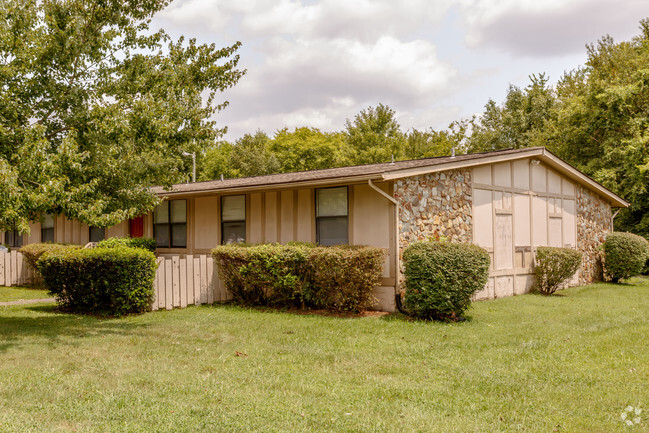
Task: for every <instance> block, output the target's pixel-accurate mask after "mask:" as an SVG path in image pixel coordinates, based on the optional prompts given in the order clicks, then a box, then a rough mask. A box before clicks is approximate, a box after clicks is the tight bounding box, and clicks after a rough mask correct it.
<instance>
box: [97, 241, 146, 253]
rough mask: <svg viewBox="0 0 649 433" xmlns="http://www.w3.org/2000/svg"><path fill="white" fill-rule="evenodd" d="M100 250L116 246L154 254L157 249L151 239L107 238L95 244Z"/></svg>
mask: <svg viewBox="0 0 649 433" xmlns="http://www.w3.org/2000/svg"><path fill="white" fill-rule="evenodd" d="M97 246H98V247H100V248H114V247H118V246H123V247H131V248H144V249H145V250H149V251H151V252H152V253H155V250H156V248H157V245H156V242H155V239H151V238H108V239H104V240H102V241H99V242H98V243H97Z"/></svg>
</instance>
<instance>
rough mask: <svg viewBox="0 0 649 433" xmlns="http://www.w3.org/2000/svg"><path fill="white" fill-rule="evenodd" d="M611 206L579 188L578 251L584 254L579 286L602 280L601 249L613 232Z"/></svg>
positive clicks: (593, 194) (595, 195)
mask: <svg viewBox="0 0 649 433" xmlns="http://www.w3.org/2000/svg"><path fill="white" fill-rule="evenodd" d="M611 223H612V220H611V205H610V203H608V202H607V201H605V200H604V199H602V198H601V197H600V196H598V195H597V194H595V193H593V192H591V191H589V190H587V189H585V188H583V187H582V186H577V249H578V250H579V251H581V252H583V254H584V256H583V258H582V260H581V268H580V270H579V284H580V285H581V284H590V283H593V282H595V281H600V280H601V279H602V260H601V255H600V247H601V245H602V243H603V242H604V240H605V239H606V234H607V233H608V232H610V231H611Z"/></svg>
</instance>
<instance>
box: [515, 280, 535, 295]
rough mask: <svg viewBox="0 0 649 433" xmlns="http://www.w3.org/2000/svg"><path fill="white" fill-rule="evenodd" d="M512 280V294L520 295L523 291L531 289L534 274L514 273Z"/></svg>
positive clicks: (526, 291)
mask: <svg viewBox="0 0 649 433" xmlns="http://www.w3.org/2000/svg"><path fill="white" fill-rule="evenodd" d="M514 282H515V284H514V294H515V295H522V294H524V293H528V292H529V291H530V290H531V289H532V285H533V284H534V276H533V275H516V277H515V280H514Z"/></svg>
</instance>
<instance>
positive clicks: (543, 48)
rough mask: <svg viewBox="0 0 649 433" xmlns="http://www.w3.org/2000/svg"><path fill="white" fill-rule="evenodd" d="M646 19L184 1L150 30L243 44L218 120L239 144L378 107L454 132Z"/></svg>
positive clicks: (514, 10)
mask: <svg viewBox="0 0 649 433" xmlns="http://www.w3.org/2000/svg"><path fill="white" fill-rule="evenodd" d="M646 17H649V1H647V0H615V1H613V0H398V1H395V0H235V1H222V0H175V1H174V2H173V3H172V4H171V5H170V6H168V7H167V8H166V9H165V10H163V11H162V12H160V13H159V14H158V15H156V17H155V18H154V22H153V25H152V27H154V28H155V27H162V28H164V29H165V30H166V31H167V32H168V33H170V34H171V35H172V36H173V37H176V38H177V37H179V36H180V35H185V36H186V37H195V38H196V39H197V41H198V42H201V43H215V44H217V46H229V45H232V44H233V43H235V42H236V41H240V42H241V43H242V47H241V48H240V50H239V51H238V53H239V55H240V62H239V67H240V68H241V69H246V70H247V73H246V75H244V76H243V77H242V78H241V80H240V81H239V83H238V84H237V85H235V86H234V87H233V88H231V89H228V90H226V91H225V92H224V93H223V94H222V95H220V96H221V100H227V101H229V106H228V107H227V108H225V109H224V110H223V111H221V112H220V113H219V114H218V115H217V116H216V121H217V124H218V126H219V127H222V126H227V127H228V133H227V134H226V136H225V137H224V138H225V139H226V140H229V141H234V140H236V139H237V138H240V137H241V136H242V135H243V134H245V133H254V132H255V131H257V130H262V131H265V132H266V133H268V134H270V135H273V134H274V133H275V132H276V131H277V130H279V129H282V128H285V127H286V128H289V130H293V129H294V128H296V127H302V126H308V127H315V128H319V129H320V130H322V131H341V130H343V129H344V128H345V121H346V120H347V119H349V120H353V119H354V116H355V115H356V114H358V113H359V112H360V111H361V110H363V109H366V108H368V107H369V106H376V105H377V104H379V103H382V104H385V105H388V106H389V107H390V108H392V109H393V110H394V111H395V113H396V117H397V120H398V122H399V124H400V125H401V129H402V130H403V131H408V130H410V129H412V128H415V129H428V128H433V129H435V130H441V129H445V128H446V127H448V125H449V124H450V123H451V122H452V121H454V120H460V119H463V118H467V117H471V116H472V115H476V114H479V113H481V112H482V110H483V108H484V105H485V104H486V103H487V101H488V100H489V99H490V98H491V99H493V100H495V101H496V102H501V101H503V99H504V98H505V95H506V93H507V89H508V86H509V85H515V86H519V87H525V86H526V85H527V84H528V83H529V76H530V75H531V74H539V73H545V74H546V75H547V76H549V78H550V82H551V83H554V82H556V81H557V80H558V79H559V78H560V77H561V76H562V75H563V73H564V72H566V71H570V70H573V69H575V68H577V67H579V66H580V65H583V64H584V63H585V61H586V55H587V51H586V44H590V43H596V42H597V40H598V39H600V38H601V37H602V36H604V35H606V34H609V35H611V36H612V37H613V38H614V39H615V40H616V41H623V40H629V39H631V38H632V37H633V36H634V35H637V34H638V33H639V29H638V26H639V21H640V20H641V19H643V18H646Z"/></svg>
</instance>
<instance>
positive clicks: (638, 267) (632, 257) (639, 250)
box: [603, 232, 649, 283]
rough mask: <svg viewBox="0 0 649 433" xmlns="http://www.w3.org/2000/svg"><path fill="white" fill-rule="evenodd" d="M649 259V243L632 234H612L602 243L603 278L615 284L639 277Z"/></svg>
mask: <svg viewBox="0 0 649 433" xmlns="http://www.w3.org/2000/svg"><path fill="white" fill-rule="evenodd" d="M648 258H649V242H647V240H646V239H645V238H643V237H642V236H638V235H634V234H633V233H625V232H612V233H609V234H608V235H607V236H606V241H604V260H603V262H604V278H605V279H606V280H609V281H612V282H614V283H617V282H618V281H620V280H624V279H627V278H631V277H633V276H635V275H640V274H641V273H642V270H643V268H644V266H645V264H646V263H647V259H648Z"/></svg>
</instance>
